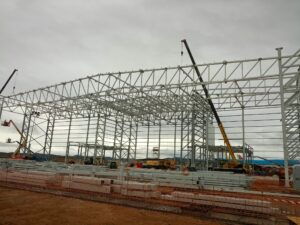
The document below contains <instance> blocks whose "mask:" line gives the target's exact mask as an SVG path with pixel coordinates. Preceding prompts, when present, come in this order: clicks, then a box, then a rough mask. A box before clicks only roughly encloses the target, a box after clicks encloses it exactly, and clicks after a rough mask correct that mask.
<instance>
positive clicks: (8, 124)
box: [1, 120, 27, 159]
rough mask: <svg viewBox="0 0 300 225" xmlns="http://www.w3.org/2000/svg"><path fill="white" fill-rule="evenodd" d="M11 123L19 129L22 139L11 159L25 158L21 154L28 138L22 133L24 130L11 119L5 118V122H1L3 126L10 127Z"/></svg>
mask: <svg viewBox="0 0 300 225" xmlns="http://www.w3.org/2000/svg"><path fill="white" fill-rule="evenodd" d="M10 124H12V125H13V126H14V127H15V128H16V130H17V131H18V133H19V134H20V136H21V139H20V142H19V146H18V147H17V149H16V150H15V151H14V153H13V154H12V155H11V159H25V158H24V157H23V156H22V155H21V154H20V152H21V149H22V148H26V145H27V139H26V138H25V137H24V135H23V134H22V132H21V131H20V130H19V128H18V127H17V126H16V124H15V123H14V122H13V121H12V120H9V121H6V120H4V122H3V123H2V124H1V126H5V127H10Z"/></svg>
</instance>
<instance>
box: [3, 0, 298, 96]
mask: <svg viewBox="0 0 300 225" xmlns="http://www.w3.org/2000/svg"><path fill="white" fill-rule="evenodd" d="M299 12H300V1H298V0H290V1H286V0H282V1H279V0H265V1H261V0H255V1H254V0H253V1H241V0H218V1H211V0H207V1H203V0H197V1H196V0H194V1H193V0H187V1H181V0H173V1H171V0H130V1H124V0H110V1H101V0H89V1H84V0H51V1H50V0H48V1H46V0H26V1H25V0H9V1H5V0H0V49H1V51H0V76H1V80H2V82H4V81H5V79H7V77H8V76H9V74H10V73H11V71H12V70H13V69H14V68H18V69H19V72H18V75H17V77H16V79H14V80H13V81H12V83H11V84H10V86H9V87H8V88H7V89H6V91H5V94H11V93H12V86H13V85H14V84H15V85H16V89H15V90H16V92H18V91H21V90H28V89H31V88H36V87H41V86H45V85H49V84H52V83H57V82H61V81H65V80H71V79H74V78H78V77H81V76H86V75H91V74H95V73H99V72H108V71H109V72H113V71H122V70H130V69H140V68H154V67H165V66H169V65H170V66H171V65H178V64H180V63H181V62H183V63H184V64H189V59H188V58H187V56H185V57H184V58H183V59H181V57H180V51H181V44H180V40H181V39H182V38H186V39H187V40H188V42H189V44H190V46H191V48H192V51H193V53H194V55H195V57H196V59H197V61H198V62H199V63H200V62H211V61H222V60H224V59H227V60H230V59H244V58H252V57H253V58H256V57H264V56H273V55H275V50H274V48H276V47H278V46H283V47H285V51H286V52H287V53H292V52H294V51H296V49H298V48H299V47H300V45H299V40H300V28H299V21H300V14H299Z"/></svg>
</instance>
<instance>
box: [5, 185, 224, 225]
mask: <svg viewBox="0 0 300 225" xmlns="http://www.w3.org/2000/svg"><path fill="white" fill-rule="evenodd" d="M4 224H5V225H24V224H30V225H40V224H43V225H50V224H53V225H54V224H55V225H57V224H63V225H67V224H72V225H77V224H78V225H79V224H80V225H93V224H95V225H96V224H97V225H184V224H189V225H222V223H220V222H216V221H213V220H207V219H199V218H194V217H190V216H184V215H176V214H171V213H163V212H156V211H148V210H143V209H135V208H130V207H123V206H118V205H111V204H104V203H98V202H91V201H85V200H80V199H73V198H67V197H60V196H54V195H50V194H45V193H35V192H29V191H23V190H17V189H8V188H3V187H0V225H4Z"/></svg>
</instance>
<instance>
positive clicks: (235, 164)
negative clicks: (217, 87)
mask: <svg viewBox="0 0 300 225" xmlns="http://www.w3.org/2000/svg"><path fill="white" fill-rule="evenodd" d="M181 42H182V43H183V44H184V45H185V47H186V50H187V51H188V54H189V56H190V59H191V61H192V63H193V66H194V68H195V71H196V74H197V76H198V78H199V81H200V82H201V83H202V84H201V86H202V88H203V91H204V93H205V97H206V100H207V102H208V104H209V106H210V108H211V111H212V112H213V114H214V116H215V119H216V121H217V123H218V127H219V129H220V132H221V134H222V136H223V139H224V142H225V144H226V146H227V148H228V152H229V155H230V157H231V161H228V162H227V163H225V164H224V165H223V168H224V169H227V168H237V167H239V166H240V165H239V163H238V161H237V160H236V157H235V155H234V152H233V149H232V146H231V144H230V141H229V139H228V137H227V134H226V132H225V129H224V126H223V124H222V122H221V120H220V117H219V115H218V112H217V110H216V108H215V106H214V104H213V102H212V100H211V98H210V97H209V93H208V90H207V88H206V86H205V84H204V81H203V79H202V77H201V74H200V71H199V69H198V67H197V64H196V62H195V60H194V57H193V55H192V53H191V50H190V48H189V46H188V43H187V41H186V40H185V39H184V40H182V41H181Z"/></svg>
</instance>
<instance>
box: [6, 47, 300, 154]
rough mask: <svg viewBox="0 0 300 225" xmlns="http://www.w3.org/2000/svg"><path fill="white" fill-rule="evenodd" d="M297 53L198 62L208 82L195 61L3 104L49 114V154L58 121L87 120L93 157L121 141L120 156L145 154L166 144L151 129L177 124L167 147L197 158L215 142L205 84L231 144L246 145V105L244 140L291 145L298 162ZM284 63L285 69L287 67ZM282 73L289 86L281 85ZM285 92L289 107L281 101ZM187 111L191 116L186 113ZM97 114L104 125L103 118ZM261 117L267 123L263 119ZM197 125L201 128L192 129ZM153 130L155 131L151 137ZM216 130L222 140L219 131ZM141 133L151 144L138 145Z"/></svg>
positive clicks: (259, 145)
mask: <svg viewBox="0 0 300 225" xmlns="http://www.w3.org/2000/svg"><path fill="white" fill-rule="evenodd" d="M299 57H300V56H299V51H297V52H296V53H295V54H293V55H287V56H285V55H284V56H282V57H281V58H279V57H278V56H276V57H268V58H256V59H246V60H235V61H222V62H218V63H206V64H199V65H198V68H199V70H200V73H201V75H202V77H203V80H204V82H203V83H201V82H200V81H199V80H198V78H197V75H196V73H195V69H194V67H193V66H176V67H168V68H158V69H147V70H146V69H145V70H136V71H125V72H117V73H104V74H96V75H92V76H88V77H85V78H81V79H76V80H72V81H68V82H63V83H60V84H56V85H51V86H47V87H44V88H39V89H36V90H31V91H27V92H22V93H17V94H14V95H10V96H6V97H2V109H3V110H4V111H10V112H15V113H20V114H26V115H27V114H28V115H29V114H30V113H31V112H34V111H37V112H39V113H40V117H39V119H40V120H42V119H45V121H46V122H45V123H48V124H49V125H45V126H46V128H45V129H44V130H45V132H44V133H45V137H46V138H45V141H44V145H45V146H43V149H44V150H43V151H44V152H46V153H47V152H48V153H49V152H51V148H53V147H54V146H53V144H55V143H53V144H52V139H53V138H54V139H55V137H56V135H55V133H57V132H56V129H58V128H59V125H57V124H56V122H59V121H64V120H67V121H69V120H73V121H75V120H80V119H84V120H85V122H83V123H85V124H84V126H85V128H86V127H87V126H88V128H87V129H86V131H85V132H83V133H85V135H84V137H83V136H82V140H81V141H80V143H85V145H84V146H89V149H90V150H91V151H92V153H93V154H91V155H93V156H94V158H96V157H98V156H101V157H102V156H103V155H105V151H103V148H104V147H102V148H101V146H115V147H114V148H112V150H111V151H112V155H115V157H116V158H118V157H119V158H128V157H129V158H135V157H136V156H137V155H141V152H140V151H141V150H139V147H140V148H144V151H145V152H148V155H150V152H151V150H152V149H151V148H152V147H157V146H156V145H161V147H162V148H163V146H164V143H162V142H161V141H162V139H161V138H160V137H155V138H153V140H155V141H156V139H157V140H160V142H159V141H157V144H155V145H152V146H151V143H149V142H151V141H149V140H148V139H149V138H150V139H151V137H150V136H151V135H152V133H151V130H153V129H152V127H161V126H165V127H167V126H169V125H171V126H172V125H173V128H172V132H167V131H165V132H167V133H170V135H172V136H173V138H172V139H173V140H172V141H171V142H172V143H171V142H170V144H169V146H168V148H169V150H170V151H172V152H174V157H175V156H176V157H181V158H182V159H184V158H186V157H191V156H190V151H193V154H194V155H195V151H196V147H197V146H202V147H201V149H202V148H205V146H206V140H204V139H209V137H208V136H210V135H211V134H210V133H209V132H208V133H207V125H206V124H205V123H204V122H203V121H207V118H211V115H210V110H209V107H208V105H207V103H206V99H204V97H203V96H204V94H203V90H202V87H201V85H202V84H205V85H206V86H207V88H208V90H209V98H211V99H212V101H213V103H214V105H215V107H216V109H217V110H218V112H219V114H220V116H221V118H223V121H224V122H223V123H224V126H225V128H226V130H227V132H228V134H229V136H230V138H232V139H233V143H236V144H237V145H241V143H242V142H241V141H240V140H241V137H240V136H238V135H239V134H240V133H241V131H236V130H237V129H238V128H239V127H241V126H242V121H241V120H242V119H241V118H240V115H241V114H240V112H241V111H242V108H243V109H244V110H245V113H246V114H245V116H246V119H243V121H244V122H245V125H243V126H244V128H246V134H247V135H248V137H247V135H246V136H245V137H244V139H245V138H246V139H249V141H248V140H246V141H247V143H249V142H250V143H249V144H250V145H252V146H253V147H254V149H257V151H258V152H260V151H261V152H263V151H271V150H274V149H275V150H276V148H278V149H281V150H278V151H279V153H280V152H281V153H282V151H283V149H287V151H289V158H291V159H292V158H297V157H299V156H300V154H299V147H298V146H299V132H298V131H299V116H298V115H299V72H298V67H299ZM279 59H281V60H279ZM279 68H281V69H282V71H281V72H280V70H279ZM281 78H282V81H283V82H282V83H283V86H284V88H283V90H282V89H281V86H280V85H281V82H280V79H281ZM282 91H284V93H283V94H284V95H283V98H284V102H285V104H282V102H281V97H282ZM297 101H298V103H297ZM195 106H196V107H195ZM241 106H243V107H241ZM282 108H284V113H285V115H286V118H285V120H286V122H285V123H284V124H285V125H284V126H285V128H286V134H283V133H282V131H281V130H280V129H279V128H280V125H281V120H282V118H281V116H280V112H279V111H278V110H280V109H282ZM207 112H208V114H209V115H207V116H206V117H205V118H202V119H199V118H200V117H201V116H198V115H205V113H207ZM183 114H184V115H190V117H189V118H187V117H184V116H182V115H183ZM195 115H197V117H195ZM264 115H265V117H266V118H264ZM228 116H230V117H231V118H232V121H231V122H230V121H227V120H226V118H228ZM98 117H99V118H100V122H97V121H98V119H97V118H98ZM88 118H90V121H92V122H91V124H90V125H88V124H87V119H88ZM104 118H106V121H105V122H104ZM195 118H197V119H195ZM259 119H261V120H264V121H263V122H262V123H260V122H259V123H257V122H256V121H257V120H259ZM192 120H194V121H196V124H194V125H192V124H189V123H190V121H192ZM108 121H110V122H108ZM182 121H183V124H182ZM268 121H270V123H268ZM108 123H112V124H111V126H110V127H105V129H104V124H108ZM97 124H98V128H97ZM252 124H254V125H252ZM116 125H117V126H116ZM68 126H69V124H68V125H67V128H66V130H69V128H68ZM73 126H74V125H73V124H71V126H70V132H67V133H66V138H67V137H68V136H69V139H67V140H69V141H70V142H72V134H73V133H72V128H73ZM122 126H123V128H122ZM193 126H196V127H194V131H192V127H193ZM197 126H199V127H197ZM25 127H26V124H25ZM128 127H129V128H128ZM149 127H150V129H149ZM277 127H278V129H277ZM125 128H126V129H125ZM148 129H149V130H150V135H149V138H148V139H147V131H148ZM154 132H155V135H157V134H158V133H159V132H160V133H162V134H164V131H163V130H162V131H159V130H155V131H154ZM184 132H186V133H184ZM214 132H216V138H218V131H217V129H215V130H214ZM103 133H104V135H103ZM144 133H145V134H144ZM258 133H263V134H264V135H265V137H264V138H265V139H264V141H265V142H263V141H261V140H260V137H258V136H257V134H258ZM68 134H69V135H68ZM267 134H268V135H267ZM197 135H198V136H197ZM235 135H236V136H235ZM159 136H160V135H159ZM196 136H197V137H196ZM202 136H203V137H204V138H203V137H202ZM103 138H104V139H103ZM139 138H141V140H142V139H145V140H146V141H145V142H144V143H141V142H140V143H139V141H138V139H139ZM273 138H274V139H275V138H277V140H278V143H277V142H276V148H275V147H274V148H273V147H271V145H272V144H274V142H273V143H271V141H270V140H272V139H273ZM133 139H134V140H133ZM166 139H168V138H165V140H166ZM235 139H236V140H237V141H235ZM283 139H286V148H283ZM109 140H110V141H109ZM136 140H137V141H136ZM196 140H200V142H201V143H200V144H199V143H195V141H196ZM266 140H268V141H269V142H268V141H266ZM106 142H107V143H106ZM191 142H193V143H191ZM93 145H94V149H92V146H93ZM265 145H268V147H265ZM81 146H83V145H82V144H81ZM141 146H142V147H141ZM193 146H194V147H193ZM108 148H109V147H108ZM165 148H166V149H167V147H165ZM193 148H194V149H193ZM95 149H96V150H95ZM118 149H119V150H121V151H119V150H118ZM124 149H126V152H125V150H124ZM197 149H200V148H198V147H197ZM106 150H107V149H106ZM204 150H205V149H204ZM204 150H203V151H202V150H201V154H202V153H203V152H205V151H204ZM275 150H274V151H275ZM122 151H124V152H122ZM176 151H177V152H176ZM197 151H200V150H197ZM276 151H277V150H276ZM95 152H96V154H94V153H95ZM199 154H200V153H199ZM196 158H197V157H196ZM198 158H200V157H198ZM206 158H208V157H207V156H206Z"/></svg>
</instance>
